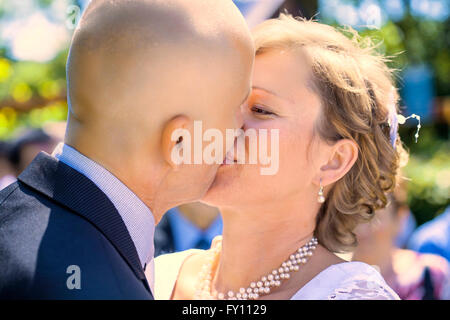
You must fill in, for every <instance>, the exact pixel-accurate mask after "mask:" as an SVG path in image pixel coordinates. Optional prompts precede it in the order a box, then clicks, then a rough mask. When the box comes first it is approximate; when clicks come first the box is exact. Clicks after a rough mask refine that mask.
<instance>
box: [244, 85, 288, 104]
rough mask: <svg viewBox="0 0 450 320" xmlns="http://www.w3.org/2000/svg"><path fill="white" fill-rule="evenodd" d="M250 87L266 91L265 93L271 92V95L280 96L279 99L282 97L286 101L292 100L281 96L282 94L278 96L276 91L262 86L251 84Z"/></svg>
mask: <svg viewBox="0 0 450 320" xmlns="http://www.w3.org/2000/svg"><path fill="white" fill-rule="evenodd" d="M252 89H258V90H262V91H265V92H267V93H269V94H271V95H273V96H276V97H278V98H281V99H283V100H286V101H288V102H290V103H293V101H292V100H291V99H288V98H285V97H283V96H280V95H279V94H278V93H276V92H273V91H272V90H269V89H265V88H262V87H257V86H253V87H252Z"/></svg>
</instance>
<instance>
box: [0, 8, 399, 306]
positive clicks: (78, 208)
mask: <svg viewBox="0 0 450 320" xmlns="http://www.w3.org/2000/svg"><path fill="white" fill-rule="evenodd" d="M347 31H348V32H347V33H348V34H347V35H344V34H343V33H342V32H340V31H338V30H336V29H335V28H333V27H331V26H327V25H324V24H321V23H318V22H314V21H309V20H304V19H295V18H293V17H292V16H290V15H287V14H283V15H281V16H280V17H279V18H278V19H271V20H267V21H265V22H263V23H262V24H260V25H259V26H257V27H256V28H254V30H252V32H250V31H249V29H248V26H247V25H246V22H245V20H244V18H243V17H242V15H241V14H240V12H239V10H238V9H237V8H236V7H235V5H234V4H233V2H232V1H230V0H190V1H185V0H164V1H163V0H95V1H91V2H90V4H89V5H88V7H87V8H86V10H85V12H84V14H83V16H82V17H81V20H80V22H79V25H78V27H77V29H76V30H75V32H74V35H73V39H72V43H71V47H70V51H69V57H68V61H67V85H68V105H69V111H68V113H69V114H68V123H67V130H66V135H65V139H64V143H63V144H61V145H59V146H58V147H57V148H56V149H55V151H54V152H53V154H52V155H49V154H46V153H40V154H39V155H38V156H37V157H36V158H35V159H34V160H33V162H32V163H31V164H30V165H29V166H28V167H27V168H26V169H25V170H24V171H23V172H22V174H21V175H20V176H19V177H18V181H17V182H15V183H13V184H11V185H10V186H8V187H6V188H5V189H3V190H2V191H1V192H0V268H1V272H0V297H1V298H2V299H144V300H146V299H232V300H235V299H243V300H247V299H253V300H255V299H279V300H289V299H293V300H297V299H334V300H340V299H388V300H391V299H398V296H397V294H396V293H395V292H394V291H393V290H392V289H391V288H389V286H388V285H387V284H386V282H385V281H384V279H383V278H382V276H381V275H380V273H379V272H378V271H377V270H376V269H375V268H374V267H373V266H370V265H367V264H365V263H362V262H347V261H345V260H342V259H341V258H339V257H338V256H337V255H336V253H339V252H345V251H348V250H351V249H352V248H353V247H354V246H355V245H356V239H355V235H354V233H353V230H354V229H355V227H356V226H357V225H358V224H360V223H365V222H368V221H370V220H371V219H372V218H373V217H374V216H375V214H376V211H377V210H379V209H381V208H383V207H385V206H386V205H387V195H388V194H389V193H390V192H391V191H392V190H393V188H394V187H395V185H396V181H397V174H398V170H399V167H400V162H401V159H402V158H403V155H404V150H403V149H402V144H401V141H400V139H399V136H398V133H397V122H396V121H395V119H396V114H397V101H398V93H397V90H396V89H395V87H394V81H393V76H392V71H391V70H390V69H389V68H388V66H387V65H386V59H385V57H383V56H382V55H380V54H379V53H376V51H375V50H374V47H373V46H372V45H371V43H370V42H367V41H364V39H360V38H359V37H358V35H357V33H356V32H353V31H352V30H347ZM43 45H44V44H43ZM198 122H201V124H202V130H203V131H204V132H206V131H207V130H215V131H214V132H216V133H217V132H218V133H221V136H226V134H227V131H229V130H232V132H241V133H242V132H243V133H244V134H243V135H242V134H241V135H240V136H239V137H237V135H236V137H235V139H233V140H232V141H231V143H223V142H220V143H216V141H214V146H215V148H214V150H213V152H212V154H214V159H215V161H194V158H195V157H199V156H200V157H202V156H204V155H205V154H208V152H206V151H207V150H206V148H208V147H209V146H210V145H208V144H205V145H203V146H201V147H200V148H199V147H198V145H197V146H195V145H194V144H195V143H196V141H197V140H196V139H195V138H192V139H191V138H189V136H190V137H195V135H198V134H199V133H198V132H197V131H198V130H195V124H196V123H198ZM251 130H253V131H252V132H253V133H255V135H256V137H254V138H256V139H254V140H256V141H259V142H260V143H259V145H258V147H259V148H261V146H262V145H263V143H261V141H262V139H260V138H261V137H260V136H259V135H260V132H262V131H261V130H268V131H272V132H277V134H278V139H277V140H270V141H271V143H269V145H268V146H266V149H267V150H266V151H267V153H268V154H269V153H270V154H275V153H277V156H278V157H277V159H278V161H279V164H278V168H277V170H276V172H273V173H272V174H261V169H262V168H265V167H267V166H268V165H270V164H267V163H261V162H258V161H256V163H245V161H244V162H242V161H240V159H238V158H237V157H236V154H238V152H237V149H239V143H238V140H239V139H241V140H240V141H241V142H242V141H243V143H242V144H241V145H242V146H243V148H241V149H242V150H243V155H244V157H245V159H248V158H249V157H251V155H252V153H254V152H253V151H252V149H253V147H254V145H255V143H252V137H251V136H250V135H247V134H245V133H247V132H249V131H251ZM200 134H203V133H202V132H201V133H200ZM219 136H220V135H216V136H215V137H219ZM242 136H243V139H242ZM213 137H214V135H211V136H209V138H208V137H206V139H205V136H203V138H204V140H208V139H209V141H212V140H213ZM211 143H212V142H211ZM192 150H194V151H195V150H196V151H195V152H192ZM241 153H242V152H241ZM174 155H178V157H176V156H174ZM241 156H242V154H241ZM180 158H181V159H188V160H192V161H178V160H180ZM217 160H218V161H217ZM194 201H202V202H204V203H206V204H209V205H212V206H216V207H218V208H219V209H220V212H221V214H222V217H223V235H222V236H220V237H217V238H215V239H214V241H213V242H212V245H211V248H210V249H209V250H188V251H183V252H178V253H173V254H168V255H163V256H160V257H158V258H156V259H154V244H153V235H154V229H155V225H156V224H157V223H158V222H159V221H160V220H161V217H162V216H163V214H164V213H165V212H166V211H168V210H169V209H170V208H173V207H175V206H178V205H180V204H184V203H189V202H194Z"/></svg>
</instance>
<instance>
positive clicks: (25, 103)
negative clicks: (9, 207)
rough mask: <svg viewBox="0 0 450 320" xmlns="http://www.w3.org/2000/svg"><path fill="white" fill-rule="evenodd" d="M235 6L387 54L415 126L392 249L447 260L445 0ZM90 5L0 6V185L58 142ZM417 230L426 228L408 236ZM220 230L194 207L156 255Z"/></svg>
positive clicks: (405, 135)
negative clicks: (68, 75) (296, 19)
mask: <svg viewBox="0 0 450 320" xmlns="http://www.w3.org/2000/svg"><path fill="white" fill-rule="evenodd" d="M234 2H235V3H236V5H237V6H238V7H239V9H240V10H241V12H242V13H243V14H244V16H245V17H246V19H247V21H248V24H249V25H250V27H253V26H255V25H256V24H258V23H260V22H261V21H263V20H265V19H267V18H271V17H277V16H278V15H279V13H280V12H284V11H288V12H289V13H291V14H293V15H296V16H303V17H307V18H312V17H313V18H314V19H316V20H318V21H319V22H322V23H326V24H330V25H334V26H344V25H349V26H352V27H353V28H355V29H356V30H358V31H359V32H360V34H362V35H368V36H371V37H372V39H374V40H375V41H376V42H380V46H379V50H381V51H382V52H383V53H385V54H386V55H389V56H393V58H392V62H391V66H392V67H394V68H396V69H397V70H398V72H397V85H398V87H399V88H400V93H401V98H402V101H401V109H402V113H403V114H404V115H405V116H408V115H411V114H413V113H414V114H417V115H419V116H420V117H421V120H422V127H421V129H420V137H419V140H418V142H417V143H415V140H414V134H415V131H416V130H417V128H416V125H417V122H416V121H415V120H413V119H412V120H408V122H407V123H406V124H405V125H403V126H401V128H400V135H401V137H402V140H403V141H404V142H405V144H406V147H407V148H408V149H409V152H410V160H409V163H408V165H407V167H406V168H405V170H404V176H405V177H406V178H407V179H406V180H405V182H404V183H403V184H402V186H401V188H399V189H400V190H399V191H398V192H397V194H396V195H395V199H394V200H393V201H395V203H397V206H396V207H395V208H396V210H397V211H399V212H402V214H401V215H399V216H395V217H401V220H398V221H399V222H398V223H399V226H398V228H397V229H395V234H393V240H392V241H394V244H395V246H396V247H398V248H405V247H409V248H412V249H414V250H417V251H423V252H432V253H436V254H438V255H440V256H443V257H444V258H446V259H450V240H449V239H450V211H449V210H447V211H445V210H446V208H447V207H449V204H450V197H449V196H450V142H449V139H448V138H449V133H450V131H449V123H450V51H449V48H450V46H449V43H450V32H449V31H450V28H449V26H450V22H449V14H450V2H449V1H448V0H361V1H358V0H354V1H352V0H316V1H310V0H287V1H283V0H240V1H238V0H236V1H234ZM88 3H89V0H78V1H77V0H20V1H17V0H0V188H2V187H4V186H6V185H8V184H9V183H11V181H14V179H15V176H17V175H18V174H19V173H20V172H21V171H22V170H23V168H24V167H25V166H26V165H27V164H28V163H29V162H30V161H31V160H32V159H33V157H34V156H35V155H36V154H37V152H39V150H45V151H47V152H51V150H52V149H53V148H54V146H55V145H56V144H57V143H58V142H59V141H61V140H62V139H63V136H64V128H65V127H64V121H65V119H66V116H67V103H66V82H65V81H66V80H65V63H66V58H67V53H68V47H69V44H70V39H71V34H72V32H73V30H74V28H75V27H76V24H77V21H78V19H79V18H80V15H81V14H82V12H83V9H84V8H85V7H86V5H87V4H88ZM444 212H446V213H447V214H443V213H444ZM436 217H438V219H435V218H436ZM443 217H445V219H444V218H443ZM443 220H444V222H442V221H443ZM427 222H429V224H427V225H425V227H423V225H424V224H425V223H427ZM430 223H431V224H432V225H431V226H430ZM442 225H443V226H442ZM418 227H422V230H424V231H421V232H420V234H416V235H415V236H412V235H413V233H417V228H418ZM420 230H421V229H420V228H419V231H420ZM436 232H437V233H438V234H439V235H441V236H440V237H437V239H434V240H433V241H434V242H433V243H432V245H433V246H431V247H430V243H426V242H427V239H431V238H432V236H433V235H436ZM220 233H221V220H220V216H219V215H218V212H217V210H216V209H215V208H210V207H207V206H204V205H201V204H189V205H186V206H182V207H180V208H175V209H173V210H171V212H170V213H169V214H168V215H166V216H165V218H164V219H163V221H162V223H161V225H160V226H159V231H158V232H157V234H156V237H155V243H156V249H157V254H160V253H166V252H172V251H179V250H184V249H188V248H191V247H199V248H203V247H209V244H210V241H211V239H212V238H213V237H214V236H215V235H217V234H220ZM363 233H364V232H361V234H363ZM181 235H183V237H181ZM427 235H428V236H427ZM430 235H431V236H430ZM385 236H386V235H385ZM394 236H395V237H394ZM361 238H363V236H361ZM436 243H437V244H436ZM439 245H440V247H439V248H437V246H439ZM435 247H436V248H435ZM368 248H369V247H368ZM361 255H362V256H363V254H361ZM439 290H441V289H439ZM439 292H440V293H439V294H441V293H442V292H441V291H439ZM436 295H437V294H436ZM435 298H436V296H435Z"/></svg>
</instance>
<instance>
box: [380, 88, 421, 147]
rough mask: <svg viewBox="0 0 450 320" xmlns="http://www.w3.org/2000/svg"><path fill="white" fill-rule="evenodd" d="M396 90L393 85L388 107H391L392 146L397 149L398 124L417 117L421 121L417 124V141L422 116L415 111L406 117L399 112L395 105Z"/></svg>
mask: <svg viewBox="0 0 450 320" xmlns="http://www.w3.org/2000/svg"><path fill="white" fill-rule="evenodd" d="M394 92H395V88H394V87H393V88H392V91H391V93H390V95H389V105H388V108H389V119H388V123H389V127H390V130H389V137H390V140H391V144H392V146H393V147H394V149H395V141H396V140H397V132H398V126H399V125H400V124H405V123H406V120H408V119H411V118H413V119H416V120H417V121H418V122H419V123H418V124H417V131H416V133H415V134H414V138H415V140H416V143H417V140H418V139H419V131H420V128H421V127H422V126H421V123H420V116H419V115H417V114H415V113H413V114H412V115H410V116H408V117H405V116H403V115H401V114H397V109H396V107H395V98H394Z"/></svg>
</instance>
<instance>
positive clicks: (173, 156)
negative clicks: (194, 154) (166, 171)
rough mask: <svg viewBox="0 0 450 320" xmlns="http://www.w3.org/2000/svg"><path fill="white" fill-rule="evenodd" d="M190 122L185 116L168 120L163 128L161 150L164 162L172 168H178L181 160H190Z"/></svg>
mask: <svg viewBox="0 0 450 320" xmlns="http://www.w3.org/2000/svg"><path fill="white" fill-rule="evenodd" d="M191 131H192V121H191V119H190V118H189V117H187V116H185V115H178V116H176V117H174V118H172V119H170V120H169V121H168V122H167V123H166V124H165V125H164V128H163V131H162V139H161V149H162V154H163V157H164V160H165V161H166V163H167V164H169V165H170V166H171V167H172V168H176V167H178V165H180V164H181V163H183V160H187V159H188V161H190V160H191V155H190V153H191V152H190V151H191Z"/></svg>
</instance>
